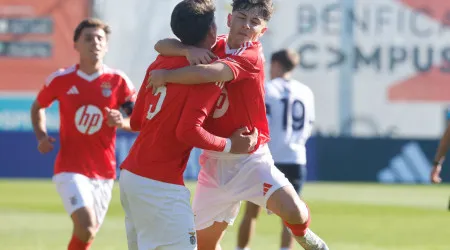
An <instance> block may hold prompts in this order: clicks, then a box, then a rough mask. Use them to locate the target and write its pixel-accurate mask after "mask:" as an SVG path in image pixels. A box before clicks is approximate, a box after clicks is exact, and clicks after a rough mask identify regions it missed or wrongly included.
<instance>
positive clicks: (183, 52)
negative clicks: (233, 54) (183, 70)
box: [155, 38, 216, 65]
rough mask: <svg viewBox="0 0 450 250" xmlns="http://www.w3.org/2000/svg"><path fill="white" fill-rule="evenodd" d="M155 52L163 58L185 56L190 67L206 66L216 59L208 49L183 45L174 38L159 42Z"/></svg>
mask: <svg viewBox="0 0 450 250" xmlns="http://www.w3.org/2000/svg"><path fill="white" fill-rule="evenodd" d="M155 50H156V51H157V52H158V53H160V54H161V55H163V56H185V57H186V58H187V60H188V61H189V63H190V64H191V65H196V64H207V63H210V62H211V61H212V60H214V58H216V55H214V53H212V52H211V51H210V50H208V49H203V48H197V47H194V46H189V45H185V44H182V43H181V42H180V41H179V40H177V39H174V38H166V39H163V40H159V41H158V42H157V43H156V44H155Z"/></svg>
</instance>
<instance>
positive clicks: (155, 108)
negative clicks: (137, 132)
mask: <svg viewBox="0 0 450 250" xmlns="http://www.w3.org/2000/svg"><path fill="white" fill-rule="evenodd" d="M166 94H167V87H166V86H163V87H159V88H157V89H156V93H155V94H154V96H158V95H159V98H153V99H152V103H150V106H149V108H148V112H147V119H148V120H151V119H152V118H153V117H155V116H156V114H158V113H159V111H161V107H162V104H163V102H164V99H165V98H166Z"/></svg>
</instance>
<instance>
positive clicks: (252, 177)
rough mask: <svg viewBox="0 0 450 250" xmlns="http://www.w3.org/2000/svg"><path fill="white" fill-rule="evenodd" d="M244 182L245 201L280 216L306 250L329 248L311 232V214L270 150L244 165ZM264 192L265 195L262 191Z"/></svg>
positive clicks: (241, 173)
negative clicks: (278, 166) (277, 165)
mask: <svg viewBox="0 0 450 250" xmlns="http://www.w3.org/2000/svg"><path fill="white" fill-rule="evenodd" d="M241 169H242V171H241V172H240V175H241V176H242V179H243V180H241V181H242V183H240V185H247V186H246V189H245V190H246V191H245V195H246V197H245V199H246V200H249V201H251V202H253V203H255V204H258V205H260V206H261V207H265V208H267V209H268V210H270V211H272V212H273V213H275V214H277V215H278V216H279V217H281V219H282V220H283V221H284V223H285V225H286V226H287V227H288V228H289V230H290V231H291V233H292V234H293V235H294V237H295V240H296V241H297V242H299V243H300V245H302V246H303V248H305V249H308V250H309V249H320V250H325V249H328V247H327V246H326V244H325V243H324V242H323V240H321V239H320V238H319V237H318V236H316V235H315V234H314V233H312V231H311V230H309V229H308V226H309V223H310V214H309V210H308V208H307V206H306V204H305V203H304V202H303V201H302V200H301V199H300V197H299V196H298V194H297V191H296V190H295V189H294V187H293V186H292V184H291V183H290V182H289V180H288V179H287V178H286V177H285V175H284V174H283V173H282V172H281V171H280V170H279V169H277V168H276V167H275V164H274V162H273V158H272V155H271V154H270V151H269V149H268V147H267V146H266V145H265V146H262V147H261V148H260V149H258V150H257V151H256V152H255V153H253V154H252V155H251V157H250V159H248V160H247V161H245V162H243V165H242V166H241ZM261 191H262V192H261Z"/></svg>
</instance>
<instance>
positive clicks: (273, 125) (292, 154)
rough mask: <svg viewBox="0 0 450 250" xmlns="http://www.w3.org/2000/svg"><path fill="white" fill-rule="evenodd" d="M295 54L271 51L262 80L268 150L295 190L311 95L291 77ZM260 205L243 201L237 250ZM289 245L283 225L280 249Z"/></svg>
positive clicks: (302, 168) (301, 175) (302, 175)
mask: <svg viewBox="0 0 450 250" xmlns="http://www.w3.org/2000/svg"><path fill="white" fill-rule="evenodd" d="M298 63H299V55H298V54H297V53H296V52H295V51H292V50H287V49H283V50H280V51H277V52H275V53H273V54H272V57H271V65H270V76H271V81H269V82H268V83H266V87H265V89H266V112H267V117H268V120H269V129H270V135H271V139H270V141H269V149H270V151H271V152H272V155H273V159H274V161H275V166H276V167H277V168H278V169H279V170H280V171H281V172H282V173H283V174H284V175H285V176H286V177H287V178H288V180H289V182H291V183H292V185H293V186H294V189H295V190H296V191H297V193H300V191H301V189H302V186H303V183H304V182H305V180H306V147H305V144H306V141H307V140H308V138H309V137H310V135H311V131H312V124H313V122H314V117H315V114H314V95H313V92H312V91H311V89H310V88H309V87H308V86H306V85H304V84H302V83H300V82H298V81H296V80H294V79H292V78H291V76H292V71H293V70H294V68H295V67H296V66H297V65H298ZM260 210H261V209H260V207H259V206H257V205H255V204H253V203H251V202H247V206H246V210H245V215H244V218H243V219H242V221H241V225H240V227H239V232H238V244H237V245H238V247H237V248H236V249H237V250H244V249H246V250H248V249H249V248H248V245H249V241H250V237H251V235H252V234H253V232H254V230H255V225H256V218H257V216H258V214H259V212H260ZM292 247H293V237H292V235H291V233H290V232H289V230H288V228H287V227H285V226H284V225H283V231H282V234H281V248H280V249H281V250H288V249H291V248H292Z"/></svg>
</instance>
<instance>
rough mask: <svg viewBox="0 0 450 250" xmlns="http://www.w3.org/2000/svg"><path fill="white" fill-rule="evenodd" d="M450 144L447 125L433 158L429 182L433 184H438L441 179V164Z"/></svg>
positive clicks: (449, 125)
mask: <svg viewBox="0 0 450 250" xmlns="http://www.w3.org/2000/svg"><path fill="white" fill-rule="evenodd" d="M449 142H450V123H449V124H448V125H447V129H446V130H445V132H444V135H443V136H442V138H441V141H440V142H439V146H438V149H437V152H436V156H435V157H434V162H433V169H432V171H431V181H432V182H433V183H440V182H441V181H442V180H441V177H440V173H441V170H442V164H443V163H444V160H445V155H446V154H447V151H448V145H449Z"/></svg>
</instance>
